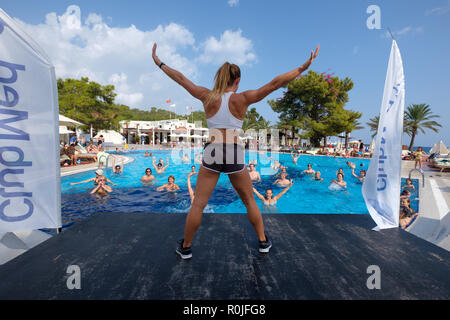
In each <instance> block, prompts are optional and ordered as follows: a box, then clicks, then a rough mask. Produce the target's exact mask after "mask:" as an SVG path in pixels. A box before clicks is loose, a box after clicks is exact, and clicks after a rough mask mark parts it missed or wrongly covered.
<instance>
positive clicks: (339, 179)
mask: <svg viewBox="0 0 450 320" xmlns="http://www.w3.org/2000/svg"><path fill="white" fill-rule="evenodd" d="M331 183H335V184H337V185H338V186H341V187H342V188H347V182H345V181H344V175H343V174H342V173H338V174H337V178H336V180H335V179H333V180H331Z"/></svg>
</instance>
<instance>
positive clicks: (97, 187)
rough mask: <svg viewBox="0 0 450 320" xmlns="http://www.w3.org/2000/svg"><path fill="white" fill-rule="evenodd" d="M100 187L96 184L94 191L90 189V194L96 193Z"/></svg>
mask: <svg viewBox="0 0 450 320" xmlns="http://www.w3.org/2000/svg"><path fill="white" fill-rule="evenodd" d="M100 187H101V185H100V184H98V185H97V186H96V187H95V188H94V189H92V191H91V194H94V193H96V192H97V190H98V189H100Z"/></svg>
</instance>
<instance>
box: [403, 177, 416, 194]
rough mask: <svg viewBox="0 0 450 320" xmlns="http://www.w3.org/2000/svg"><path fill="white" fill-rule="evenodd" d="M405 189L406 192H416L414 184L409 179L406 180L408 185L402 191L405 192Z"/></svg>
mask: <svg viewBox="0 0 450 320" xmlns="http://www.w3.org/2000/svg"><path fill="white" fill-rule="evenodd" d="M403 189H406V190H408V191H414V190H416V187H414V185H413V183H412V180H411V179H409V178H407V179H406V184H405V185H403V187H402V190H403Z"/></svg>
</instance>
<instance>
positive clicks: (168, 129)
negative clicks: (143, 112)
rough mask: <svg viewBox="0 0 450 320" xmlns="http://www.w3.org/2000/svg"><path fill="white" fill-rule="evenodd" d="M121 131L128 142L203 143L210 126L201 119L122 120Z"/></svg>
mask: <svg viewBox="0 0 450 320" xmlns="http://www.w3.org/2000/svg"><path fill="white" fill-rule="evenodd" d="M120 133H121V134H122V135H123V136H125V137H126V139H127V142H128V143H135V142H138V143H141V144H166V143H171V142H194V143H195V144H201V143H202V142H203V141H206V139H207V138H208V136H209V131H208V128H203V127H202V125H201V122H200V121H197V122H196V123H190V122H188V121H187V120H180V119H171V120H159V121H135V120H124V121H120Z"/></svg>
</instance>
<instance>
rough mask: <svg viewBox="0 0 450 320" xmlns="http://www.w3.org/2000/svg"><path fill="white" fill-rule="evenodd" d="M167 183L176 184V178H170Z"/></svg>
mask: <svg viewBox="0 0 450 320" xmlns="http://www.w3.org/2000/svg"><path fill="white" fill-rule="evenodd" d="M167 181H168V182H169V183H175V177H174V176H169V178H168V179H167Z"/></svg>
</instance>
